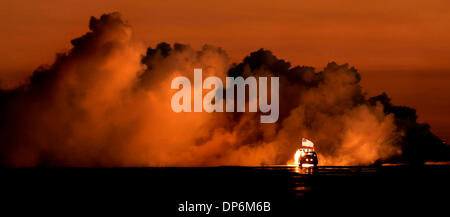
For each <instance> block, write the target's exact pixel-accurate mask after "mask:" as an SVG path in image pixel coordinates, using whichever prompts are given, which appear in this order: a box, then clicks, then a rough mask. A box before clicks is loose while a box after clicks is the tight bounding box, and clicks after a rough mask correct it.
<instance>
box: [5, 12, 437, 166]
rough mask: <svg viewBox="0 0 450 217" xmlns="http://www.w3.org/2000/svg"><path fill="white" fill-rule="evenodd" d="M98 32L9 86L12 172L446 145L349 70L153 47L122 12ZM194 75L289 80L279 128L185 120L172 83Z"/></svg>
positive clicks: (324, 156)
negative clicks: (312, 147)
mask: <svg viewBox="0 0 450 217" xmlns="http://www.w3.org/2000/svg"><path fill="white" fill-rule="evenodd" d="M89 28H90V32H88V33H86V34H85V35H83V36H81V37H80V38H77V39H74V40H72V44H73V48H72V49H71V50H70V51H69V52H68V53H66V54H60V55H58V57H57V60H56V61H55V63H54V64H53V65H51V66H46V67H41V68H39V69H38V70H36V71H35V72H34V73H33V75H32V76H31V77H30V78H29V81H28V82H27V83H26V84H25V85H22V86H20V87H17V88H15V89H12V90H1V92H0V141H1V142H0V143H1V144H0V149H1V150H0V151H1V152H0V154H1V164H2V165H3V166H19V167H21V166H108V167H109V166H214V165H266V164H285V163H286V162H288V161H289V160H291V159H292V157H293V154H294V152H295V150H296V147H297V145H298V144H299V142H300V139H301V137H306V138H309V139H311V140H312V141H314V142H315V143H316V145H317V151H318V153H319V160H320V163H321V164H333V165H366V164H372V163H375V162H380V161H383V160H392V159H395V160H404V159H406V158H405V157H404V155H405V153H408V156H407V157H409V158H412V157H410V156H417V155H416V154H414V153H415V152H411V151H409V150H410V148H409V147H410V144H411V143H410V142H409V141H410V140H411V139H417V138H413V137H414V136H416V137H420V139H422V140H427V141H428V138H431V137H433V138H434V140H433V141H434V142H435V144H436V145H435V146H434V147H441V146H442V142H440V140H439V139H437V138H435V137H434V135H432V134H431V133H430V132H429V129H428V128H427V127H426V126H425V125H419V124H417V122H416V118H417V117H415V118H410V115H408V114H406V115H405V114H404V113H405V112H404V110H407V109H406V108H405V109H403V110H401V109H399V108H400V107H396V106H394V105H392V104H391V103H390V101H389V98H387V96H386V95H380V96H377V97H373V98H371V99H369V100H367V99H366V97H365V95H364V94H363V92H362V90H361V87H360V85H359V81H360V75H359V74H358V72H357V71H356V70H355V69H354V68H350V67H349V66H348V65H338V64H336V63H330V64H328V65H327V66H326V67H325V68H324V69H323V70H322V71H320V72H315V70H314V69H313V68H311V67H291V65H290V64H289V63H288V62H285V61H284V60H280V59H278V58H276V57H275V56H274V55H273V54H272V53H271V52H270V51H267V50H263V49H261V50H258V51H256V52H254V53H251V54H250V56H248V57H246V58H245V59H244V60H243V62H242V63H239V64H234V65H232V64H230V62H229V58H228V56H227V54H226V53H225V52H224V51H223V50H222V49H220V48H216V47H212V46H204V47H203V48H202V49H201V50H199V51H196V50H194V49H192V48H191V47H189V46H187V45H182V44H174V45H173V46H171V45H169V44H166V43H161V44H159V45H158V46H157V47H156V48H148V49H147V50H145V47H144V45H143V44H141V43H139V42H138V41H137V40H135V39H134V38H133V34H132V31H131V27H130V26H129V25H128V24H127V23H126V22H124V21H123V20H122V19H121V17H120V15H119V14H118V13H112V14H106V15H103V16H101V17H100V18H98V19H97V18H94V17H93V18H91V20H90V23H89ZM194 68H202V69H203V76H204V77H206V76H210V75H214V76H218V77H220V78H222V79H223V80H225V77H226V76H243V77H247V76H256V77H257V76H269V77H270V76H279V77H280V118H279V120H278V122H277V123H275V124H261V123H260V121H259V117H260V114H258V113H206V112H203V113H174V112H173V111H172V109H171V107H170V105H171V104H170V99H171V97H172V95H173V94H174V92H175V91H174V90H171V89H170V83H171V80H172V79H173V78H174V77H176V76H180V75H183V76H186V77H188V78H190V79H191V80H193V69H194ZM402 108H404V107H402ZM408 109H409V108H408ZM412 111H413V110H412ZM406 112H410V111H409V110H408V111H406ZM402 114H403V115H402ZM409 114H411V112H410V113H409ZM413 115H414V116H415V111H414V112H413ZM420 126H422V127H420ZM411 129H414V130H415V131H413V130H411ZM416 131H417V132H421V133H422V134H415V133H413V132H416ZM422 140H421V141H422ZM416 146H417V145H416ZM416 146H414V147H416Z"/></svg>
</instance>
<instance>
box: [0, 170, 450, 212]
mask: <svg viewBox="0 0 450 217" xmlns="http://www.w3.org/2000/svg"><path fill="white" fill-rule="evenodd" d="M1 173H2V175H1V177H2V178H1V179H2V181H1V182H2V185H1V197H2V199H3V202H2V208H7V209H8V208H9V209H14V212H28V211H32V213H33V212H34V213H36V214H37V213H41V212H43V213H46V214H56V215H63V216H64V215H65V214H79V215H87V214H91V215H92V214H100V215H109V214H116V215H117V214H119V216H120V214H123V215H126V216H129V215H133V214H138V215H140V216H308V215H316V214H333V215H334V214H340V215H341V214H343V215H353V216H355V215H357V216H366V215H368V214H383V215H385V214H399V215H405V214H414V213H416V212H419V211H425V212H426V213H428V214H432V213H436V214H439V213H441V212H445V213H447V214H448V212H449V211H448V210H449V208H448V207H450V206H449V204H450V187H449V185H450V166H449V165H426V166H422V167H409V166H380V167H325V166H322V167H319V168H318V169H317V170H313V171H310V170H300V169H299V168H297V167H287V166H273V167H205V168H103V169H95V168H92V169H91V168H40V169H34V168H25V169H2V170H1ZM186 201H187V203H194V204H213V206H214V207H218V208H217V209H214V208H213V209H212V210H211V212H210V213H209V214H208V215H206V213H205V212H200V211H198V212H179V211H178V208H179V206H180V204H185V203H186ZM224 202H228V203H230V204H231V203H232V202H250V203H252V202H269V203H270V211H267V212H258V211H254V210H250V211H245V210H244V211H239V210H234V211H231V210H228V211H224V210H223V204H224ZM17 206H18V207H21V208H20V209H15V208H13V207H17ZM441 214H444V213H441ZM427 216H428V215H427Z"/></svg>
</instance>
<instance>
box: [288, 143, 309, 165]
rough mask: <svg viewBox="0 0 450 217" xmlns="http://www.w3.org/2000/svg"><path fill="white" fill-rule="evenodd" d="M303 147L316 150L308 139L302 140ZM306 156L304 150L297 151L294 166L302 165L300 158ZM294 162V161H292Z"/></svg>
mask: <svg viewBox="0 0 450 217" xmlns="http://www.w3.org/2000/svg"><path fill="white" fill-rule="evenodd" d="M301 147H311V148H314V143H313V142H311V141H310V140H308V139H305V138H302V146H301ZM302 156H305V152H304V150H303V149H302V148H299V149H297V151H296V152H295V155H294V165H296V166H298V164H299V163H300V157H302ZM291 162H292V161H291Z"/></svg>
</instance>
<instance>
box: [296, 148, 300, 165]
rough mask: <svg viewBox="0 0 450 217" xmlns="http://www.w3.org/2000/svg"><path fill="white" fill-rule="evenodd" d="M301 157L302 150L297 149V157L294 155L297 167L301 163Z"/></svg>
mask: <svg viewBox="0 0 450 217" xmlns="http://www.w3.org/2000/svg"><path fill="white" fill-rule="evenodd" d="M300 155H301V151H300V149H297V151H296V152H295V155H294V162H295V165H297V166H298V164H299V162H300V161H299V159H300Z"/></svg>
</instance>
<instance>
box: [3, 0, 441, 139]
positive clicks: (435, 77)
mask: <svg viewBox="0 0 450 217" xmlns="http://www.w3.org/2000/svg"><path fill="white" fill-rule="evenodd" d="M113 11H118V12H120V13H121V14H122V15H123V17H124V19H126V20H127V21H128V22H129V24H130V25H131V26H132V27H133V30H134V33H135V35H134V36H135V37H136V38H137V39H139V40H141V41H142V42H143V43H144V44H146V45H147V46H151V47H154V46H155V45H156V44H158V43H159V42H163V41H165V42H169V43H174V42H180V43H184V44H190V45H191V46H192V47H194V48H200V47H201V46H202V45H204V44H211V45H215V46H219V47H222V48H223V49H224V50H225V51H226V52H227V53H228V55H229V56H230V58H231V60H232V61H233V62H237V61H240V60H241V59H242V58H243V57H245V56H246V55H248V54H249V53H250V52H252V51H255V50H257V49H259V48H265V49H268V50H271V51H273V53H274V54H275V55H276V56H278V57H280V58H283V59H285V60H287V61H290V62H291V63H292V64H293V65H310V66H314V67H316V70H317V71H319V70H321V69H322V68H323V67H325V66H326V64H327V63H328V62H330V61H336V62H337V63H340V64H343V63H349V64H350V65H352V66H355V67H356V68H357V69H358V70H359V71H360V73H361V74H362V85H363V88H364V90H365V91H366V92H367V93H368V94H369V96H372V95H376V94H379V93H381V92H386V93H388V95H389V96H390V97H392V99H393V102H394V103H395V104H399V105H408V106H411V107H414V108H416V109H417V112H418V116H419V120H420V121H423V122H428V123H429V124H430V125H431V127H432V131H433V132H434V133H436V134H437V135H438V136H440V137H441V138H442V139H444V140H446V141H448V140H449V139H450V129H449V127H448V126H450V114H449V111H450V85H449V81H450V61H449V60H450V22H449V21H450V2H449V1H445V0H441V1H439V0H430V1H417V0H408V1H406V0H401V1H395V2H394V1H384V0H381V1H372V2H370V3H369V2H367V1H335V0H327V1H324V0H317V1H298V0H294V1H261V0H251V1H234V0H231V1H224V2H216V1H150V0H147V1H133V0H130V1H116V0H108V1H106V0H102V1H96V2H90V1H85V2H80V1H74V0H69V1H65V0H62V1H48V0H42V1H24V0H17V1H2V2H0V23H1V26H2V34H0V46H1V47H2V52H1V53H0V81H1V82H0V84H1V87H3V88H11V87H14V86H17V84H19V83H21V82H23V81H24V80H26V78H27V77H28V76H30V75H31V73H32V72H33V70H34V69H36V68H37V67H38V66H39V65H41V64H50V63H52V61H53V60H54V58H55V54H56V53H58V52H65V51H68V50H69V49H70V48H71V44H70V40H71V39H73V38H75V37H78V36H80V35H82V34H84V33H85V32H86V31H87V30H88V19H89V17H91V16H100V15H101V14H102V13H107V12H113ZM281 88H282V87H281Z"/></svg>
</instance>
